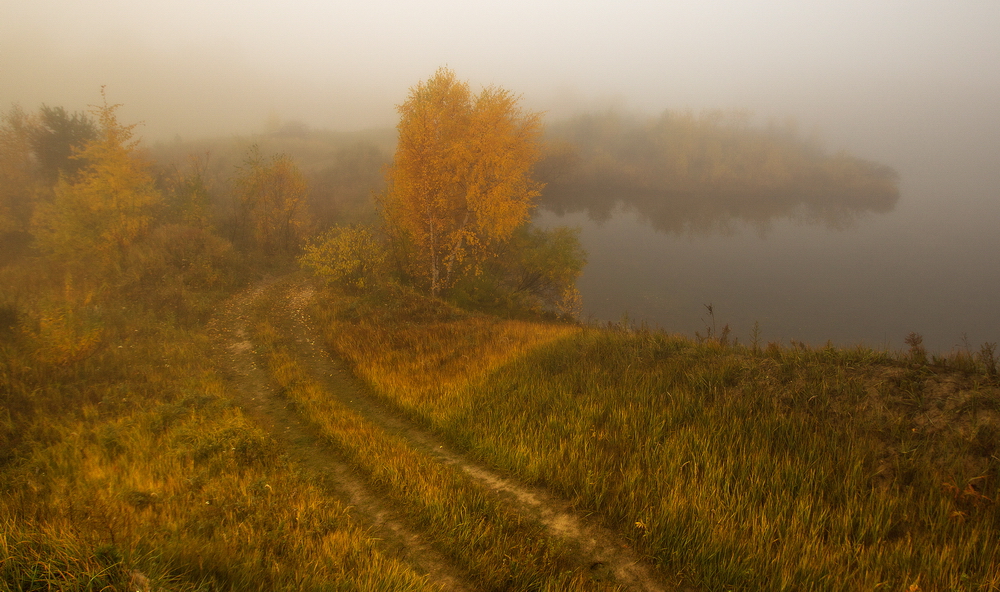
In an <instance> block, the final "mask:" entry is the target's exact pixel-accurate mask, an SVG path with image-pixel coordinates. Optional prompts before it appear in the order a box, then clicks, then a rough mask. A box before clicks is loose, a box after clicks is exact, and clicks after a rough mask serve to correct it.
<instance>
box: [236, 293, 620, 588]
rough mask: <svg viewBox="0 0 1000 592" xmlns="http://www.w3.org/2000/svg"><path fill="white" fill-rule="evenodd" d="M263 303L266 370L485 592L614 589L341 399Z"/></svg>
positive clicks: (484, 493) (259, 335)
mask: <svg viewBox="0 0 1000 592" xmlns="http://www.w3.org/2000/svg"><path fill="white" fill-rule="evenodd" d="M274 309H275V307H274V303H273V302H267V301H262V302H261V305H260V307H259V308H258V309H257V315H258V316H256V317H255V319H254V322H253V323H252V325H253V327H254V332H255V333H254V338H255V340H256V341H257V342H258V344H259V345H260V351H262V352H263V354H264V357H265V360H266V363H267V367H268V369H269V372H270V373H271V375H272V376H273V377H274V379H275V380H276V382H277V384H278V385H279V386H280V387H281V388H282V390H283V391H284V393H285V394H286V395H287V396H289V397H290V398H291V399H292V400H293V401H295V402H296V403H297V404H298V405H299V406H300V408H301V409H302V410H303V412H304V413H305V414H306V415H307V416H308V417H309V418H310V420H311V421H313V422H314V423H316V424H317V425H318V426H319V427H320V428H321V430H322V432H323V434H324V435H325V436H326V437H327V438H329V440H330V441H331V442H332V443H333V444H335V445H336V446H337V448H339V449H340V450H341V451H342V452H343V453H344V455H345V456H346V457H347V459H348V460H349V462H350V463H351V464H352V465H354V466H355V467H356V468H357V469H358V470H359V471H361V472H362V473H363V474H365V475H366V476H367V478H368V479H369V480H370V481H371V483H373V484H374V485H375V486H376V487H378V488H379V489H380V490H381V491H382V492H383V493H384V495H386V496H387V497H388V498H389V499H391V500H393V501H394V502H396V503H397V504H398V505H399V507H400V508H401V509H402V511H403V513H404V514H405V515H407V516H409V517H410V519H411V520H412V521H413V524H414V526H415V527H416V528H417V529H419V530H420V531H422V532H423V533H424V534H425V536H427V537H428V539H429V540H430V541H431V542H432V543H433V544H434V545H435V546H437V547H438V548H440V549H441V551H442V552H443V553H445V554H446V555H447V556H449V557H450V558H451V560H452V561H454V563H455V564H456V565H458V566H460V567H461V568H462V569H464V570H465V571H466V572H467V573H469V574H470V576H471V578H472V579H473V580H474V581H475V583H476V584H477V585H478V586H479V587H481V589H484V590H498V591H499V590H613V589H616V588H615V587H614V586H613V585H611V584H607V583H602V582H600V581H593V580H592V579H591V577H590V574H589V569H588V568H589V566H583V565H580V563H579V562H578V561H577V560H576V559H575V558H574V550H573V549H572V548H571V547H570V546H567V545H566V544H565V543H561V542H558V541H553V540H551V539H549V538H548V537H547V535H546V533H545V531H544V528H543V527H542V525H541V524H539V523H537V522H534V521H533V520H530V519H528V518H526V517H524V516H521V515H519V514H517V513H516V512H514V511H512V510H510V509H508V508H507V507H506V506H505V504H504V502H503V500H502V499H501V498H499V497H497V495H496V494H494V493H493V492H490V491H488V490H487V489H485V488H484V487H483V486H482V485H479V484H477V483H476V482H474V481H473V480H472V479H471V478H470V477H468V476H467V475H466V474H465V473H463V472H462V471H461V470H460V469H458V468H457V467H454V466H452V465H449V464H443V463H441V462H440V460H439V459H437V458H435V457H433V456H432V455H430V454H428V453H427V452H423V451H420V450H417V449H415V448H414V447H413V446H412V445H411V444H410V443H409V442H408V441H407V440H406V439H404V438H403V437H401V436H397V435H393V434H390V433H387V432H386V431H385V430H384V429H383V428H381V427H379V426H378V425H377V424H375V423H373V422H372V421H371V420H368V419H366V418H365V417H363V416H361V415H359V414H358V413H356V412H354V411H352V410H351V409H350V408H349V407H348V406H347V405H345V404H344V403H342V402H340V400H339V399H338V397H337V395H336V394H334V393H331V392H330V390H329V387H327V386H325V385H324V384H323V383H322V382H320V381H318V380H317V379H315V378H314V377H313V375H312V374H311V373H310V371H309V370H308V369H307V368H306V367H305V366H304V365H303V362H302V361H301V360H300V359H298V357H297V354H296V352H295V351H294V347H291V346H290V341H289V339H290V338H289V337H288V336H282V335H281V331H279V330H278V329H276V328H275V327H274V326H273V325H271V324H270V323H269V322H268V321H267V317H268V313H269V312H271V311H273V310H274Z"/></svg>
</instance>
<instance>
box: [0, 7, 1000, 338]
mask: <svg viewBox="0 0 1000 592" xmlns="http://www.w3.org/2000/svg"><path fill="white" fill-rule="evenodd" d="M998 31H1000V2H993V1H982V2H973V1H957V2H956V1H949V2H945V1H920V2H915V1H902V0H891V1H890V0H885V1H866V2H861V1H847V0H839V1H837V2H827V1H824V2H801V1H773V2H739V1H733V0H730V1H709V2H698V3H693V2H662V1H657V2H652V1H650V2H628V3H622V2H611V1H574V2H551V1H550V2H538V1H537V0H533V1H532V2H528V1H526V0H508V1H505V2H495V1H491V2H469V1H460V0H452V1H440V0H434V1H421V2H403V1H388V0H374V1H369V2H365V3H361V2H324V3H320V2H307V1H303V0H291V1H286V2H283V3H277V2H266V3H265V2H257V1H246V0H242V1H240V2H236V1H233V0H225V1H212V2H206V1H205V0H198V1H194V0H173V1H171V2H163V1H146V2H134V1H125V0H93V1H68V0H63V1H55V0H36V1H32V2H23V1H18V2H15V1H12V0H0V108H2V109H4V110H6V109H8V108H9V107H10V106H11V104H12V103H19V104H20V105H21V106H22V107H24V108H25V109H27V110H29V111H30V110H34V109H36V108H37V107H38V105H40V104H41V103H46V104H48V105H50V106H64V107H66V108H67V109H68V110H70V111H75V110H84V109H86V108H87V106H88V105H89V104H94V103H97V102H98V101H99V100H100V87H101V85H107V92H108V98H109V100H110V101H111V102H115V103H124V107H123V109H122V110H121V111H120V117H121V120H122V121H123V122H135V121H140V120H141V121H144V125H143V126H142V127H141V128H139V130H138V132H139V134H140V135H142V136H143V137H144V138H145V139H146V140H147V141H149V142H169V141H171V140H173V139H175V138H177V137H180V138H182V139H185V140H189V139H196V138H203V137H211V136H226V135H235V134H251V133H260V132H263V131H264V130H265V129H266V127H267V125H268V122H269V121H270V122H274V121H277V120H280V121H284V122H288V121H301V122H303V123H305V124H307V125H308V126H310V127H311V128H313V129H324V128H326V129H336V130H360V129H366V128H372V127H391V126H393V125H395V123H396V120H397V115H396V111H395V105H397V104H399V103H401V102H402V101H404V100H405V98H406V94H407V91H408V89H409V88H410V87H411V86H413V85H414V84H416V83H417V82H418V81H420V80H425V79H427V78H428V77H430V76H431V75H432V74H433V73H434V71H435V70H436V69H437V68H439V67H441V66H448V67H450V68H452V69H453V70H454V71H455V73H456V75H457V76H458V78H459V79H461V80H468V81H469V82H470V83H471V84H472V86H473V89H474V90H475V89H478V88H479V87H480V86H482V85H488V84H497V85H500V86H502V87H504V88H508V89H510V90H512V91H514V92H516V93H520V94H522V96H523V101H524V104H525V106H527V107H528V108H530V109H533V110H541V111H547V112H548V118H549V119H550V120H551V119H558V118H561V117H566V116H570V115H572V114H575V113H579V112H584V111H593V110H597V109H608V108H613V109H616V110H618V111H621V112H625V113H640V114H656V113H659V112H660V111H662V110H664V109H668V108H669V109H686V108H690V109H693V110H694V111H696V112H697V111H699V110H701V109H703V108H723V109H732V108H735V109H749V110H751V111H753V112H754V113H756V115H757V116H758V119H759V120H760V121H766V120H767V119H768V118H777V119H779V120H782V121H783V120H785V119H786V118H794V119H795V120H796V121H797V122H798V124H799V126H800V129H802V131H803V133H804V134H811V133H814V132H818V133H819V135H820V137H821V138H822V140H823V144H824V145H825V146H826V147H827V148H829V149H830V150H840V149H845V150H848V151H849V152H851V153H852V154H854V155H856V156H860V157H862V158H868V159H872V160H876V161H879V162H882V163H884V164H887V165H889V166H891V167H893V168H895V169H896V170H897V171H899V173H900V175H901V180H900V194H901V198H900V201H899V205H898V207H897V211H896V212H895V213H893V214H891V215H889V216H892V218H889V217H886V218H885V219H884V220H883V221H882V222H878V221H871V222H865V223H862V225H861V227H860V229H859V230H857V231H855V235H853V236H848V235H834V234H831V233H829V232H825V231H824V232H825V234H818V235H817V234H815V233H814V234H812V235H807V234H804V233H805V231H802V232H801V233H799V234H796V233H795V232H792V231H789V232H791V234H789V233H785V234H781V233H776V234H777V235H780V236H777V237H773V238H771V239H769V240H770V241H771V242H770V243H765V242H762V240H763V239H759V238H753V237H752V236H749V235H748V238H745V239H739V240H745V241H747V242H746V244H738V245H734V244H732V243H730V244H727V245H722V246H716V247H711V248H713V249H714V248H718V249H719V250H720V252H722V251H726V252H730V251H732V250H733V249H734V248H738V249H741V250H742V252H743V253H744V254H746V253H757V254H759V257H762V258H767V257H772V256H775V250H783V252H787V253H789V257H792V255H794V257H797V258H798V259H802V257H803V255H802V253H803V252H805V251H806V250H804V249H802V248H801V245H804V244H808V245H810V246H809V249H808V250H812V251H816V252H817V254H816V257H817V258H812V259H810V258H806V259H803V260H802V261H800V263H801V264H802V265H804V266H806V267H809V268H816V267H817V266H826V267H828V268H831V269H832V268H835V267H837V266H840V267H845V270H844V272H843V273H844V277H850V276H851V275H852V274H856V273H857V272H856V271H855V268H854V267H852V265H854V263H851V264H849V265H848V264H844V263H837V262H835V261H833V260H829V259H828V258H829V256H830V253H831V252H833V251H836V250H838V249H840V250H845V249H846V250H847V251H849V253H850V259H849V261H854V262H861V263H862V265H861V266H862V267H864V268H866V269H867V271H866V272H865V273H867V274H869V275H870V276H871V278H873V279H871V280H870V281H869V282H868V285H867V287H866V288H865V290H867V291H868V292H870V294H869V295H866V296H865V297H864V298H862V297H861V296H856V298H855V300H856V301H857V302H856V303H855V304H854V305H853V307H854V308H852V309H851V310H850V311H844V312H842V314H843V315H855V316H853V317H851V318H852V319H853V321H852V322H853V323H854V324H857V325H859V326H863V327H867V326H871V325H873V324H877V323H878V322H881V321H880V319H883V318H885V317H886V316H887V315H890V314H895V313H892V311H894V310H897V309H898V308H899V307H900V306H901V304H900V303H903V302H906V301H907V300H908V299H909V298H910V296H912V295H913V294H914V292H927V293H928V294H931V293H933V294H934V296H931V297H930V298H929V300H928V301H927V302H926V303H923V304H921V305H920V306H919V308H917V309H914V310H913V311H912V312H910V313H906V314H903V313H899V314H900V315H902V316H900V317H899V318H896V319H894V320H893V321H892V323H891V326H886V327H878V328H877V333H878V335H880V336H881V335H885V340H886V342H887V343H888V342H890V341H892V342H895V343H899V342H901V340H902V337H903V335H904V334H905V333H903V334H900V332H901V331H906V330H917V331H920V330H922V329H921V326H920V325H921V323H923V322H925V321H928V322H929V319H932V318H934V319H937V322H939V323H942V325H941V328H939V329H935V330H932V331H929V332H930V333H932V335H930V336H929V339H928V343H929V344H933V346H934V347H937V348H938V349H948V348H949V347H951V346H952V345H953V344H954V343H955V342H956V340H957V337H956V336H957V335H959V334H961V333H964V332H967V331H968V332H970V333H971V335H972V337H973V339H975V340H978V341H982V340H985V339H991V340H996V339H997V338H998V337H1000V312H998V310H997V309H998V307H997V306H996V303H997V298H996V296H995V293H996V292H997V291H1000V266H998V265H997V261H998V260H1000V257H998V251H1000V244H998V239H997V238H996V236H998V235H1000V232H997V226H998V224H997V222H998V221H1000V208H998V207H997V204H998V203H1000V34H998ZM886 220H892V222H891V223H889V222H886ZM569 222H574V221H573V220H569ZM576 222H579V223H580V224H587V221H586V220H579V221H576ZM880 224H883V225H884V227H883V226H880ZM613 226H614V224H612V225H610V226H608V227H598V228H595V229H593V231H592V232H590V234H589V235H588V234H587V231H586V229H585V236H584V239H585V241H584V242H585V246H587V248H588V249H589V250H590V251H591V267H590V268H588V271H587V272H585V276H584V283H585V285H584V286H583V287H584V288H586V282H588V281H589V282H592V283H593V282H595V281H598V280H597V279H595V276H594V272H595V270H596V269H598V266H599V264H600V261H599V260H600V259H601V257H606V256H609V255H608V253H602V252H595V248H597V249H601V248H602V247H601V246H600V245H601V244H603V243H601V242H600V241H601V240H602V239H600V237H599V235H600V234H601V233H607V232H611V230H613ZM623 232H625V233H626V234H628V235H629V236H637V235H636V233H635V232H631V231H623ZM607 240H609V241H612V242H611V244H612V245H614V244H615V242H614V241H615V240H616V239H615V238H614V237H611V238H608V239H607ZM646 240H648V241H653V242H656V241H663V240H667V239H664V238H663V237H662V236H659V237H658V236H654V235H650V236H649V237H647V239H646ZM669 240H670V241H674V242H672V243H670V244H667V245H663V244H659V243H658V245H657V246H656V247H655V248H658V249H667V250H668V251H669V250H673V251H677V250H683V248H684V245H685V244H687V245H688V247H689V250H692V249H693V250H695V251H698V252H700V253H703V252H706V248H703V247H704V245H698V244H694V243H690V242H689V243H683V242H677V241H679V240H680V239H677V238H676V237H674V238H670V239H669ZM588 241H589V244H586V243H588ZM888 243H892V245H893V246H894V249H893V250H892V251H891V253H890V254H882V255H880V253H882V252H883V251H885V253H889V250H888V249H887V248H886V245H887V244H888ZM692 245H694V246H692ZM769 245H770V246H769ZM779 245H786V246H785V247H780V248H779ZM618 247H619V248H620V249H622V250H623V251H624V250H626V249H627V246H626V245H624V244H619V245H618ZM653 248H654V247H649V248H648V249H646V250H645V251H648V250H649V249H653ZM709 250H710V249H709ZM640 251H643V252H645V251H644V250H643V249H640ZM899 251H908V252H909V253H910V255H911V256H912V258H911V259H907V260H904V259H903V258H902V255H899V254H898V252H899ZM629 256H631V255H629ZM880 257H881V258H880ZM782 261H783V260H782V259H781V258H780V257H779V258H776V259H774V260H773V263H771V265H772V267H774V266H779V265H784V264H785V263H783V262H782ZM873 261H874V262H873ZM655 264H659V263H657V262H651V263H650V265H655ZM615 265H617V264H616V263H615V262H613V261H608V262H607V263H606V266H608V267H614V266H615ZM698 265H702V264H701V263H699V264H698ZM725 265H730V266H735V267H734V269H735V268H738V267H740V265H741V263H739V261H737V260H735V259H734V260H730V261H728V262H727V263H725V264H720V268H723V267H725ZM765 265H766V263H765ZM788 265H791V263H788ZM826 267H824V268H826ZM765 269H767V268H765ZM890 272H891V273H892V274H895V275H898V276H899V277H900V278H902V279H900V280H899V281H896V282H895V283H891V282H890V283H888V284H887V283H879V282H882V281H883V280H882V279H880V278H882V276H884V275H886V273H890ZM690 273H691V274H692V277H695V276H697V275H698V273H699V271H698V269H697V268H695V269H692V270H691V271H690ZM734 273H735V271H734ZM747 273H749V274H750V276H751V278H755V281H756V282H758V283H762V284H767V285H768V289H772V288H771V287H770V286H771V285H772V284H773V282H784V281H787V280H783V279H781V278H772V279H773V281H769V278H768V277H762V276H761V273H760V272H747ZM588 274H589V275H588ZM833 277H834V276H829V277H826V278H825V279H823V281H821V282H820V283H819V284H817V283H815V282H812V283H806V284H803V285H802V286H800V287H799V289H800V290H802V291H827V292H831V291H832V292H836V290H837V289H838V286H837V285H831V284H836V280H834V279H831V278H833ZM866 277H867V276H866ZM600 281H602V282H606V281H608V280H607V279H601V280H600ZM672 281H674V282H677V281H686V280H683V279H679V278H676V277H675V278H673V280H672ZM719 281H720V282H725V281H726V280H725V278H722V279H720V280H719ZM803 281H805V280H803ZM654 288H655V289H654ZM779 288H780V286H779V287H778V288H773V289H779ZM594 289H596V288H594ZM643 289H646V288H643ZM648 289H649V290H652V291H653V292H655V295H656V298H660V299H663V298H667V295H668V293H669V291H670V289H671V285H670V284H664V285H662V286H655V287H649V288H648ZM892 290H896V291H895V292H891V293H886V292H887V291H892ZM651 293H652V292H651ZM713 295H715V297H716V298H718V288H712V289H707V288H706V291H705V293H703V294H701V293H699V294H696V295H694V296H691V300H690V301H689V302H686V303H684V304H683V306H682V305H680V304H679V303H678V302H674V301H668V302H664V303H662V306H661V308H664V309H666V308H680V309H681V310H680V312H678V314H680V315H682V316H683V318H689V319H693V322H695V323H696V324H698V323H699V321H698V317H699V315H702V313H703V311H702V310H700V309H699V308H698V307H699V306H700V304H697V303H698V302H701V300H707V299H710V298H712V297H713ZM585 297H587V294H586V292H585ZM738 297H741V296H740V294H733V298H734V299H735V298H738ZM760 297H761V298H763V299H765V300H767V299H771V300H773V294H769V293H766V292H765V293H762V294H761V296H760ZM869 298H883V299H884V302H881V303H875V304H872V305H871V306H872V307H874V309H875V310H873V311H869V313H870V314H871V315H873V316H871V317H870V318H868V317H858V316H857V315H858V314H860V313H861V312H863V311H866V310H868V308H869V303H870V302H871V300H869ZM949 298H950V299H949ZM668 300H669V298H668ZM848 300H849V299H848ZM607 306H608V308H607V310H608V312H607V313H606V314H605V313H595V312H594V311H593V310H592V311H591V313H592V314H598V316H600V315H602V314H603V315H604V316H613V318H617V315H618V314H620V311H622V308H623V306H624V305H623V304H622V303H620V302H609V303H608V304H607ZM802 306H803V307H804V308H805V310H803V311H802V313H801V314H802V315H805V316H803V318H806V317H807V316H808V315H814V314H815V311H812V310H809V306H808V305H802ZM879 307H881V308H879ZM689 309H691V310H689ZM741 314H744V315H745V319H743V322H742V323H741V325H747V324H748V323H750V322H751V321H752V320H754V319H760V318H761V314H760V313H758V312H756V311H753V310H751V311H748V312H745V313H741ZM908 315H918V318H919V319H920V320H919V321H916V320H914V319H913V318H911V316H908ZM961 315H965V316H961ZM764 316H765V317H766V315H764ZM845 318H846V317H845ZM722 320H726V319H722ZM841 324H842V325H844V326H847V325H849V324H850V323H841ZM915 325H917V326H915ZM701 326H702V327H703V325H701ZM795 327H799V328H798V329H796V328H795ZM944 327H948V330H947V335H944V334H942V335H937V333H943V332H945V329H944ZM680 328H681V327H678V329H680ZM766 328H767V327H765V329H766ZM684 329H685V330H687V329H688V328H687V327H685V328H684ZM746 329H747V327H746V326H740V327H739V330H740V333H741V334H742V333H745V331H746ZM809 330H810V329H809V328H807V327H806V328H803V327H800V326H798V325H794V324H793V326H792V329H789V333H788V334H781V335H780V336H781V337H785V338H787V337H788V336H790V335H791V334H793V333H794V331H801V332H802V334H806V335H808V337H805V338H806V339H812V333H809ZM814 333H815V334H816V335H817V337H816V339H819V338H820V337H821V336H824V335H831V333H832V331H830V330H829V329H820V330H814ZM845 335H846V336H845V337H843V338H842V339H843V340H844V341H848V342H849V341H852V340H854V339H855V337H852V335H854V334H853V333H849V334H845ZM837 338H838V339H841V337H839V335H838V336H837Z"/></svg>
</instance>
